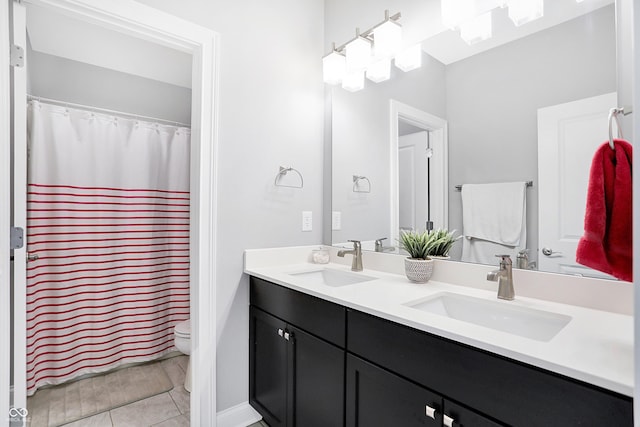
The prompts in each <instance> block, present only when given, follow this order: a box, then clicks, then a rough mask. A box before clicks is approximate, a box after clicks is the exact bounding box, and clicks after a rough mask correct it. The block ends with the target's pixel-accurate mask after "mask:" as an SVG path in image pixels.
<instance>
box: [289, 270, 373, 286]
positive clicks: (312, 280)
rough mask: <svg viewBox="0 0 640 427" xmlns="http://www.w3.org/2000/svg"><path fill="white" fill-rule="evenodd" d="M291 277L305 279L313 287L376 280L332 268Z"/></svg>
mask: <svg viewBox="0 0 640 427" xmlns="http://www.w3.org/2000/svg"><path fill="white" fill-rule="evenodd" d="M289 275H290V276H294V277H298V278H301V279H304V281H305V282H306V283H309V284H312V285H327V286H336V287H337V286H345V285H352V284H354V283H360V282H368V281H369V280H376V278H375V277H370V276H365V275H364V274H359V273H352V272H350V271H342V270H333V269H331V268H323V269H320V270H313V271H304V272H300V273H289Z"/></svg>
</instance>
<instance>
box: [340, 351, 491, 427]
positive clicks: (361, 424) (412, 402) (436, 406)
mask: <svg viewBox="0 0 640 427" xmlns="http://www.w3.org/2000/svg"><path fill="white" fill-rule="evenodd" d="M346 397H347V403H346V408H347V409H346V412H347V426H350V427H387V426H403V427H425V426H426V427H442V426H447V427H454V426H455V427H502V426H503V424H499V423H497V422H494V421H492V420H490V419H489V418H487V417H485V416H483V415H481V414H479V413H476V412H475V411H472V410H471V409H469V408H466V407H464V406H462V405H459V404H456V403H453V402H452V401H449V400H447V399H445V398H444V397H443V396H442V395H440V394H438V393H435V392H433V391H431V390H429V389H427V388H425V387H421V386H420V385H417V384H415V383H413V382H411V381H409V380H407V379H404V378H401V377H399V376H398V375H395V374H393V373H391V372H389V371H387V370H385V369H383V368H380V367H378V366H376V365H373V364H372V363H369V362H367V361H365V360H362V359H360V358H358V357H356V356H354V355H352V354H349V355H348V356H347V393H346Z"/></svg>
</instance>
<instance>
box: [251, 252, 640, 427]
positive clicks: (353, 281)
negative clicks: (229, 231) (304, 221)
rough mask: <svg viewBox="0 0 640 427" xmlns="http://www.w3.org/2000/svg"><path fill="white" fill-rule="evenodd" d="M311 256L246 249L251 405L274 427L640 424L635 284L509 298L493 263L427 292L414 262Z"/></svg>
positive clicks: (532, 287) (545, 278) (572, 281)
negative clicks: (412, 275) (636, 419)
mask: <svg viewBox="0 0 640 427" xmlns="http://www.w3.org/2000/svg"><path fill="white" fill-rule="evenodd" d="M311 250H312V248H311V247H296V248H280V249H260V250H248V251H246V253H245V273H247V274H249V275H250V276H251V280H250V286H251V296H250V298H251V308H250V403H251V405H252V406H253V407H254V408H255V409H256V410H257V411H258V412H259V413H260V414H261V415H262V416H263V417H264V419H265V421H266V422H267V423H268V424H269V426H270V427H275V426H292V425H298V426H305V427H307V426H342V425H347V426H367V427H369V426H414V425H415V426H467V427H469V426H503V425H514V426H550V425H566V426H574V425H584V426H605V425H615V426H631V425H633V415H632V395H633V317H632V316H631V315H630V313H631V310H632V308H631V307H630V306H628V305H627V304H631V301H625V299H626V298H625V296H626V294H628V295H632V289H631V288H630V286H631V285H630V284H629V287H626V286H625V285H621V286H620V287H616V289H615V290H613V291H612V290H611V288H610V287H611V285H610V284H609V285H605V284H604V283H602V284H601V283H600V282H604V281H599V280H596V279H593V280H586V281H584V280H582V281H580V280H578V279H577V278H572V277H568V276H558V275H553V274H546V273H538V272H529V271H515V270H514V285H515V292H516V297H515V300H514V301H503V300H498V299H497V298H496V292H497V289H496V288H497V285H496V284H495V283H493V282H488V281H486V273H487V272H488V271H489V270H490V269H491V268H490V267H489V266H480V265H473V264H461V263H455V262H450V261H440V260H437V261H436V265H435V268H434V276H433V277H432V279H431V280H430V281H429V282H428V283H426V284H423V285H418V284H413V283H411V282H409V281H408V280H407V279H406V277H404V275H403V274H402V267H401V266H402V259H403V257H402V256H394V255H388V254H385V255H382V254H376V253H365V255H364V259H363V261H364V271H362V272H352V271H351V269H350V265H348V264H350V260H348V259H347V260H345V259H343V258H339V257H337V249H334V248H329V251H330V252H331V255H330V261H331V262H330V263H329V264H324V265H320V264H313V263H311V262H310V260H311V258H310V254H311ZM581 286H582V287H581ZM606 286H609V288H608V289H607V287H606ZM612 292H613V293H612ZM631 299H632V298H631Z"/></svg>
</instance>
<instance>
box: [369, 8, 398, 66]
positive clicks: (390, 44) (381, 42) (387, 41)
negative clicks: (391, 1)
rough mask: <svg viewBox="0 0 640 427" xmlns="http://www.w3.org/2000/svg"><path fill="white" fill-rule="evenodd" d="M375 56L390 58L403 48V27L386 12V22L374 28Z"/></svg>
mask: <svg viewBox="0 0 640 427" xmlns="http://www.w3.org/2000/svg"><path fill="white" fill-rule="evenodd" d="M373 41H374V49H375V50H374V54H375V57H376V58H378V59H379V58H390V57H392V56H394V55H395V54H396V53H398V51H399V50H400V48H401V47H402V27H401V26H400V24H398V23H397V22H396V21H392V20H391V18H390V17H389V10H385V11H384V21H383V22H382V23H381V24H378V25H377V26H376V27H374V28H373Z"/></svg>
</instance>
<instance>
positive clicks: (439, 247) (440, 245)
mask: <svg viewBox="0 0 640 427" xmlns="http://www.w3.org/2000/svg"><path fill="white" fill-rule="evenodd" d="M455 233H456V230H453V231H449V230H447V229H444V228H439V229H437V230H433V231H432V232H430V233H429V244H428V245H427V246H428V248H427V256H429V257H431V258H444V259H448V258H449V250H450V249H451V246H453V244H454V243H455V242H456V240H458V239H460V238H461V237H462V236H458V237H455V236H454V235H455Z"/></svg>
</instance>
